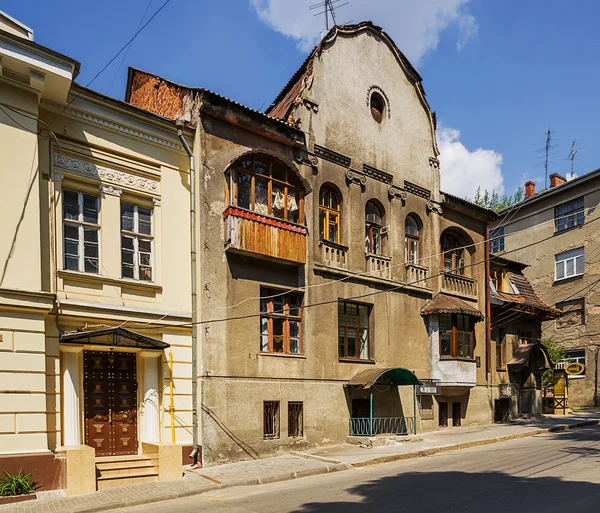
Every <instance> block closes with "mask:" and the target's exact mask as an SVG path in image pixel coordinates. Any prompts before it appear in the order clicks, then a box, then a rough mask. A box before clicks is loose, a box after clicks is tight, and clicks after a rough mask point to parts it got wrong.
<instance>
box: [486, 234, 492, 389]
mask: <svg viewBox="0 0 600 513" xmlns="http://www.w3.org/2000/svg"><path fill="white" fill-rule="evenodd" d="M484 247H485V317H486V323H485V381H486V383H487V382H488V380H489V377H490V375H491V372H492V358H491V356H492V355H491V352H492V351H491V342H492V305H491V297H490V229H489V228H488V229H486V231H485V245H484Z"/></svg>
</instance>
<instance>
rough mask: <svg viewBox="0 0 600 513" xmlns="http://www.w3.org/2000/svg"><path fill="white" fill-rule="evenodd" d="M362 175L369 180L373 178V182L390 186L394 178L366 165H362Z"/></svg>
mask: <svg viewBox="0 0 600 513" xmlns="http://www.w3.org/2000/svg"><path fill="white" fill-rule="evenodd" d="M363 173H364V174H365V175H367V176H368V177H369V178H373V180H377V181H379V182H383V183H385V184H388V185H391V184H392V180H393V179H394V176H393V175H391V174H389V173H386V172H385V171H382V170H381V169H377V168H375V167H373V166H369V165H368V164H363Z"/></svg>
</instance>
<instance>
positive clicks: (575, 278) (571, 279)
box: [552, 273, 585, 285]
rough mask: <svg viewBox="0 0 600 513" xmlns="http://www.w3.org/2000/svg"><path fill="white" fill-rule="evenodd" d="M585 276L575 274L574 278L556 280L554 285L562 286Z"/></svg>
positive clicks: (583, 274)
mask: <svg viewBox="0 0 600 513" xmlns="http://www.w3.org/2000/svg"><path fill="white" fill-rule="evenodd" d="M584 276H585V273H581V274H574V275H573V276H567V277H566V278H556V279H555V280H554V282H553V283H552V284H553V285H560V284H561V283H565V282H569V281H574V280H578V279H580V278H583V277H584Z"/></svg>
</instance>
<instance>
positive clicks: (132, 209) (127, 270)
mask: <svg viewBox="0 0 600 513" xmlns="http://www.w3.org/2000/svg"><path fill="white" fill-rule="evenodd" d="M153 245H154V241H153V238H152V209H151V208H147V207H142V206H139V205H134V204H131V203H121V275H122V277H123V278H131V279H134V280H143V281H152V267H153Z"/></svg>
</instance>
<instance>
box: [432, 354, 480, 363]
mask: <svg viewBox="0 0 600 513" xmlns="http://www.w3.org/2000/svg"><path fill="white" fill-rule="evenodd" d="M440 360H443V361H459V362H472V363H477V360H475V358H461V357H460V356H440Z"/></svg>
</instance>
